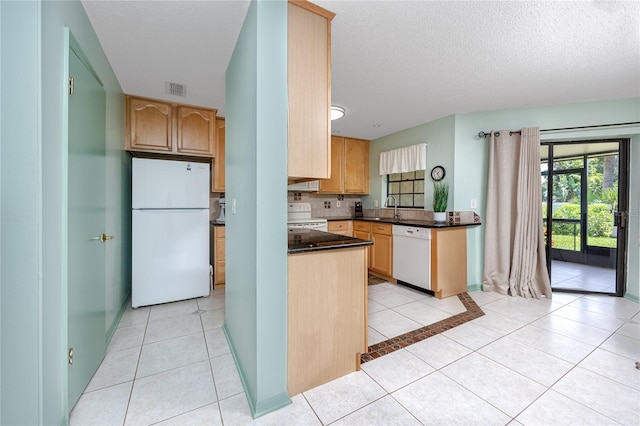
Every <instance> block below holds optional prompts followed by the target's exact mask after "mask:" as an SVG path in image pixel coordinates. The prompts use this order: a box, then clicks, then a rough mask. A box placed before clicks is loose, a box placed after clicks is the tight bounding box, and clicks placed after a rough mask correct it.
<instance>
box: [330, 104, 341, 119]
mask: <svg viewBox="0 0 640 426" xmlns="http://www.w3.org/2000/svg"><path fill="white" fill-rule="evenodd" d="M342 117H344V108H342V107H339V106H335V105H331V121H333V120H337V119H338V118H342Z"/></svg>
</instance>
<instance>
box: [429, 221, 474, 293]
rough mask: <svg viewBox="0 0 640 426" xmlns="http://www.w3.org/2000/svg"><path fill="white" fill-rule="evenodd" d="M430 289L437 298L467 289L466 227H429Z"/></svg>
mask: <svg viewBox="0 0 640 426" xmlns="http://www.w3.org/2000/svg"><path fill="white" fill-rule="evenodd" d="M431 290H432V291H433V292H434V293H435V296H436V297H437V298H439V299H444V298H445V297H449V296H453V295H455V294H460V293H464V292H465V291H467V227H466V226H460V227H454V228H444V229H443V228H432V229H431Z"/></svg>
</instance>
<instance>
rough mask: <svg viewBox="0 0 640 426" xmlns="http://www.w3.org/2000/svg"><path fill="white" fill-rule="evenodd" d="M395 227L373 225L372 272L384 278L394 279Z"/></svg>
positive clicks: (383, 224)
mask: <svg viewBox="0 0 640 426" xmlns="http://www.w3.org/2000/svg"><path fill="white" fill-rule="evenodd" d="M392 231H393V225H391V224H389V223H374V224H372V225H371V241H373V246H372V248H371V270H372V271H373V272H376V273H377V274H380V275H383V276H384V277H388V278H391V277H393V232H392Z"/></svg>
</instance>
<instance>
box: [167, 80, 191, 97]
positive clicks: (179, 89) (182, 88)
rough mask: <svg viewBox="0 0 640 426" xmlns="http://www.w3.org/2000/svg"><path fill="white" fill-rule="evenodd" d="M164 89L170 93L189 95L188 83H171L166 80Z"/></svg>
mask: <svg viewBox="0 0 640 426" xmlns="http://www.w3.org/2000/svg"><path fill="white" fill-rule="evenodd" d="M164 90H165V92H167V94H169V95H174V96H182V97H183V98H186V97H187V85H186V84H179V83H171V82H170V81H165V82H164Z"/></svg>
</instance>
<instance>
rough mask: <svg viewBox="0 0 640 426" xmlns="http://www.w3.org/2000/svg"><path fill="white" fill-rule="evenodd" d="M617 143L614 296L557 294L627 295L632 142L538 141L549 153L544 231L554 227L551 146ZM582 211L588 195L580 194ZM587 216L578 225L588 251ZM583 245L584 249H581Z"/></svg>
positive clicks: (549, 263) (548, 250) (548, 248)
mask: <svg viewBox="0 0 640 426" xmlns="http://www.w3.org/2000/svg"><path fill="white" fill-rule="evenodd" d="M612 142H616V143H618V210H617V212H614V220H615V223H616V226H617V227H618V229H617V232H618V234H617V242H616V250H617V252H616V261H615V264H616V282H615V292H614V293H602V292H597V291H591V290H581V289H563V288H562V289H561V288H558V289H556V290H557V291H563V292H568V293H597V294H612V295H615V296H617V297H622V296H623V295H624V292H625V291H626V284H627V268H626V262H627V256H628V253H627V249H628V240H629V230H628V226H627V224H628V220H629V178H630V149H631V139H630V138H607V139H584V140H571V141H541V142H540V146H541V147H545V146H546V147H547V149H548V157H547V158H548V168H547V172H548V174H547V217H546V218H544V219H546V220H547V229H548V230H549V231H550V230H551V229H552V225H553V219H552V218H551V215H552V213H553V206H552V205H553V193H552V191H553V176H554V174H555V173H554V171H553V166H552V160H553V159H554V158H555V155H554V146H556V145H571V144H576V145H577V144H581V145H582V144H597V143H612ZM586 167H587V165H586V164H585V165H584V169H583V170H584V172H583V173H582V182H581V187H582V188H584V187H585V186H586V185H587V182H586V181H585V178H586V176H585V175H586ZM581 192H582V194H581V203H582V206H581V210H583V208H584V204H585V203H587V202H588V201H587V198H585V197H587V194H586V193H585V192H584V191H583V190H581ZM585 215H586V213H585V212H584V211H583V212H582V215H581V218H580V224H581V228H582V232H581V250H587V249H588V248H587V245H586V241H587V235H586V234H585V233H586V232H587V230H586V227H585V226H584V225H585V222H586V219H585ZM551 241H552V238H551V237H548V238H547V241H546V244H545V252H546V257H547V269H548V271H549V276H550V277H551V274H552V256H551ZM582 244H584V245H582Z"/></svg>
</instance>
